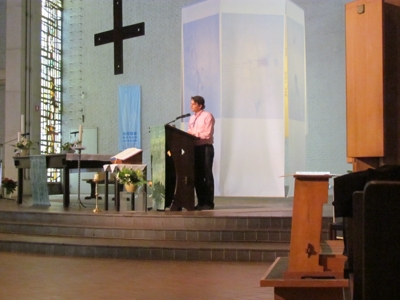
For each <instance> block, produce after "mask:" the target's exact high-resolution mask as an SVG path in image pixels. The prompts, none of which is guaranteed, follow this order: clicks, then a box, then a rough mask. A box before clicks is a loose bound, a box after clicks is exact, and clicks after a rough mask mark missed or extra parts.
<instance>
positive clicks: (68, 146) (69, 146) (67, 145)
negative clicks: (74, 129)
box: [61, 142, 75, 153]
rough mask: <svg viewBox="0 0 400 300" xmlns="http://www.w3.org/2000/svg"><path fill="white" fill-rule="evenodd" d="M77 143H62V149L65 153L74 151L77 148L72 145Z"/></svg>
mask: <svg viewBox="0 0 400 300" xmlns="http://www.w3.org/2000/svg"><path fill="white" fill-rule="evenodd" d="M74 146H75V144H74V143H70V142H66V143H64V144H62V146H61V149H62V152H63V153H74V152H75V150H74V149H72V147H74Z"/></svg>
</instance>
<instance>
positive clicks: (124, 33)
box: [94, 0, 144, 75]
mask: <svg viewBox="0 0 400 300" xmlns="http://www.w3.org/2000/svg"><path fill="white" fill-rule="evenodd" d="M113 1H114V3H113V7H114V29H113V30H109V31H105V32H101V33H97V34H95V35H94V45H95V46H99V45H104V44H108V43H114V74H115V75H118V74H122V73H124V61H123V53H124V50H123V49H124V47H123V41H124V40H125V39H130V38H134V37H138V36H142V35H144V22H142V23H138V24H134V25H130V26H125V27H122V0H113Z"/></svg>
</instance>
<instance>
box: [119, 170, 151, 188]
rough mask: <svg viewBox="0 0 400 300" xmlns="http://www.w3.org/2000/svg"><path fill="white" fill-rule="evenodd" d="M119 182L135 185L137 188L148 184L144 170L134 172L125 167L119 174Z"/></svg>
mask: <svg viewBox="0 0 400 300" xmlns="http://www.w3.org/2000/svg"><path fill="white" fill-rule="evenodd" d="M117 181H118V182H119V183H121V184H135V185H137V186H140V185H143V184H145V183H147V182H146V179H145V178H144V174H143V172H142V170H134V169H129V168H126V167H123V168H122V169H121V170H120V171H119V172H118V173H117Z"/></svg>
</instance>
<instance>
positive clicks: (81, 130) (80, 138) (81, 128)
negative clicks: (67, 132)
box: [78, 125, 83, 144]
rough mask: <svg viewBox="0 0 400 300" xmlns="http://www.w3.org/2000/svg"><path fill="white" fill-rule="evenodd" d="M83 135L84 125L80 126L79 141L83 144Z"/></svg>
mask: <svg viewBox="0 0 400 300" xmlns="http://www.w3.org/2000/svg"><path fill="white" fill-rule="evenodd" d="M82 133H83V127H82V125H79V139H78V141H79V142H80V143H81V144H82Z"/></svg>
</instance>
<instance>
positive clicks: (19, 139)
mask: <svg viewBox="0 0 400 300" xmlns="http://www.w3.org/2000/svg"><path fill="white" fill-rule="evenodd" d="M20 141H21V132H20V131H18V143H19V142H20Z"/></svg>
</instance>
